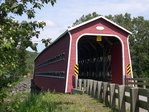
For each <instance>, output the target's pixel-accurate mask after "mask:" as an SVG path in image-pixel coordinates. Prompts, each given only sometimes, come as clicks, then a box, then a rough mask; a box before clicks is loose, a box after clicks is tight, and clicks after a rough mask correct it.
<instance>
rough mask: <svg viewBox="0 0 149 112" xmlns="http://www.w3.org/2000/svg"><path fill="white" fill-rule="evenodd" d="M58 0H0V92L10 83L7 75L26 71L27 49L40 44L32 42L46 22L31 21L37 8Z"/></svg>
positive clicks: (34, 48)
mask: <svg viewBox="0 0 149 112" xmlns="http://www.w3.org/2000/svg"><path fill="white" fill-rule="evenodd" d="M55 2H56V0H1V1H0V82H1V83H0V92H1V90H2V88H3V87H5V86H7V83H3V82H6V80H7V78H5V76H6V75H7V74H11V75H13V74H16V73H18V74H22V75H23V74H24V72H25V71H24V70H25V69H24V68H25V58H26V48H27V47H31V48H32V49H33V50H35V51H36V50H37V48H36V46H37V44H34V43H33V42H32V41H31V38H32V37H36V38H38V36H39V34H40V31H39V29H41V28H43V27H44V26H45V25H46V24H45V22H37V21H31V19H32V18H34V17H35V13H36V12H35V9H41V8H42V7H43V6H44V4H49V3H50V4H51V5H52V6H53V5H54V3H55ZM14 15H18V16H22V15H26V16H27V18H28V19H30V22H28V21H21V22H20V21H17V20H16V19H15V17H14ZM0 97H1V95H0Z"/></svg>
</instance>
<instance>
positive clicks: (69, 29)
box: [68, 16, 132, 34]
mask: <svg viewBox="0 0 149 112" xmlns="http://www.w3.org/2000/svg"><path fill="white" fill-rule="evenodd" d="M101 18H102V19H104V20H105V21H107V22H109V23H111V24H113V25H114V26H116V27H118V28H120V29H121V30H123V31H125V32H127V33H128V34H132V32H130V31H128V30H127V29H125V28H123V27H122V26H120V25H118V24H116V23H114V22H113V21H111V20H109V19H107V18H106V17H104V16H98V17H95V18H93V19H91V20H88V21H85V22H83V23H81V24H79V25H76V26H74V27H71V28H68V31H71V30H74V29H76V28H79V27H81V26H83V25H86V24H88V23H90V22H92V21H95V20H98V19H101Z"/></svg>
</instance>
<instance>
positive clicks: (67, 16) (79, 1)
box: [33, 0, 149, 52]
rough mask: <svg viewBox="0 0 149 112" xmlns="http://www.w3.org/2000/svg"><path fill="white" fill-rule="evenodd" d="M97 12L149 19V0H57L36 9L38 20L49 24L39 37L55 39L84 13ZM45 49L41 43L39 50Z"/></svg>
mask: <svg viewBox="0 0 149 112" xmlns="http://www.w3.org/2000/svg"><path fill="white" fill-rule="evenodd" d="M92 12H97V13H98V14H101V15H103V16H104V15H109V14H112V15H115V14H124V13H126V12H127V13H130V14H131V15H132V17H137V16H143V17H144V18H145V19H148V20H149V0H57V2H56V4H55V5H54V6H51V5H45V6H44V7H43V8H42V9H41V10H36V18H35V20H37V21H45V22H46V24H47V26H46V27H45V28H44V30H42V31H41V34H40V37H39V39H38V40H37V39H33V41H40V40H41V39H42V38H45V39H46V38H52V41H54V40H55V39H56V38H57V37H58V36H59V35H60V34H61V33H63V32H64V31H65V30H66V29H67V28H68V26H71V25H72V23H73V22H74V21H75V20H76V19H78V18H80V17H81V16H82V15H86V14H88V13H92ZM43 49H44V45H42V44H41V43H39V45H38V52H41V51H42V50H43Z"/></svg>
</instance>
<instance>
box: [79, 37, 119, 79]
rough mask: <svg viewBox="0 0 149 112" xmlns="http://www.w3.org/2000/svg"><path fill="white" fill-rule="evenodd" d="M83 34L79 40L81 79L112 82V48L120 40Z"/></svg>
mask: <svg viewBox="0 0 149 112" xmlns="http://www.w3.org/2000/svg"><path fill="white" fill-rule="evenodd" d="M101 39H102V40H100V41H97V36H83V37H81V38H80V40H79V42H78V64H79V76H78V78H81V79H94V80H99V81H106V82H112V48H113V45H116V44H117V43H118V44H119V43H120V41H119V40H118V39H117V38H115V37H107V36H102V37H101Z"/></svg>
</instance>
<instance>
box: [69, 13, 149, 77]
mask: <svg viewBox="0 0 149 112" xmlns="http://www.w3.org/2000/svg"><path fill="white" fill-rule="evenodd" d="M94 14H95V15H93V13H91V14H88V15H86V16H85V15H83V16H82V17H80V18H79V19H77V20H76V21H75V22H74V23H73V25H72V26H74V25H78V24H80V23H82V22H85V21H87V20H90V19H92V18H94V17H97V16H98V15H99V14H97V13H96V12H94ZM105 17H107V18H108V19H110V20H112V21H114V22H115V23H117V24H119V25H120V26H123V27H124V28H126V29H128V30H129V31H131V32H132V33H133V34H132V35H131V36H130V38H129V42H130V51H131V57H132V67H133V73H134V76H135V77H149V75H148V74H149V47H148V46H149V27H148V26H149V20H145V19H144V18H143V17H142V16H138V17H133V18H132V17H131V15H130V14H128V13H125V14H118V15H114V16H112V15H108V16H105Z"/></svg>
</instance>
